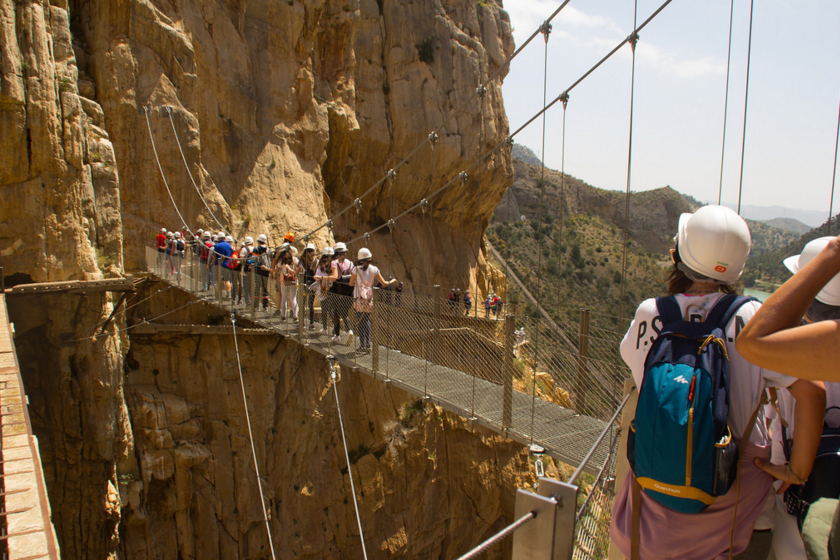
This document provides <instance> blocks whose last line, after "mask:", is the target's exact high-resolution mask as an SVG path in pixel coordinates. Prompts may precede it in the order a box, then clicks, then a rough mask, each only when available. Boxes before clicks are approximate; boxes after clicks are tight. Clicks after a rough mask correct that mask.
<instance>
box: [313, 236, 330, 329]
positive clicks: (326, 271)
mask: <svg viewBox="0 0 840 560" xmlns="http://www.w3.org/2000/svg"><path fill="white" fill-rule="evenodd" d="M334 254H335V252H334V251H333V248H332V247H324V250H323V251H322V252H321V258H320V259H318V266H317V268H316V269H315V275H314V278H315V281H316V285H315V294H316V295H317V296H318V299H319V300H320V302H321V331H320V332H322V333H325V332H327V324H328V321H329V320H330V319H331V318H332V307H331V301H330V284H331V282H330V276H331V275H332V260H333V255H334Z"/></svg>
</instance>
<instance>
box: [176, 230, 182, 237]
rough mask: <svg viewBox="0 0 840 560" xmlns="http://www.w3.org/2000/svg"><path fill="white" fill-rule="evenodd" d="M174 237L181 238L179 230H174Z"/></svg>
mask: <svg viewBox="0 0 840 560" xmlns="http://www.w3.org/2000/svg"><path fill="white" fill-rule="evenodd" d="M175 239H181V232H180V231H176V232H175Z"/></svg>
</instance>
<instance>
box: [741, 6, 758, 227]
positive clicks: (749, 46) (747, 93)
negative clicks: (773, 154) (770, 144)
mask: <svg viewBox="0 0 840 560" xmlns="http://www.w3.org/2000/svg"><path fill="white" fill-rule="evenodd" d="M754 1H755V0H750V37H749V40H748V41H747V81H746V85H745V86H744V133H743V135H742V136H741V178H740V180H739V181H738V215H739V216H740V215H741V191H742V190H743V187H744V149H745V148H746V146H747V108H749V97H750V56H751V55H752V28H753V4H754Z"/></svg>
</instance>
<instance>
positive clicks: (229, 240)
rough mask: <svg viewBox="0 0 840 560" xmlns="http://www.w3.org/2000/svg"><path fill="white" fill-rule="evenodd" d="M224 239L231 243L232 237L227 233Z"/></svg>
mask: <svg viewBox="0 0 840 560" xmlns="http://www.w3.org/2000/svg"><path fill="white" fill-rule="evenodd" d="M225 241H227V242H228V243H233V237H232V236H230V235H228V236H227V237H225Z"/></svg>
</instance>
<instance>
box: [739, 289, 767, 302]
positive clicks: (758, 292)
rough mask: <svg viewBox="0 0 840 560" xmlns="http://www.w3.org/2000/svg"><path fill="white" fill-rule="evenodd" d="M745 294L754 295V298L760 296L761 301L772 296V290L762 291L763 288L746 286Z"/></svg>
mask: <svg viewBox="0 0 840 560" xmlns="http://www.w3.org/2000/svg"><path fill="white" fill-rule="evenodd" d="M744 295H745V296H752V297H754V298H758V300H759V301H762V302H763V301H765V300H766V299H767V298H769V297H770V292H762V291H761V290H754V289H752V288H744Z"/></svg>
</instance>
